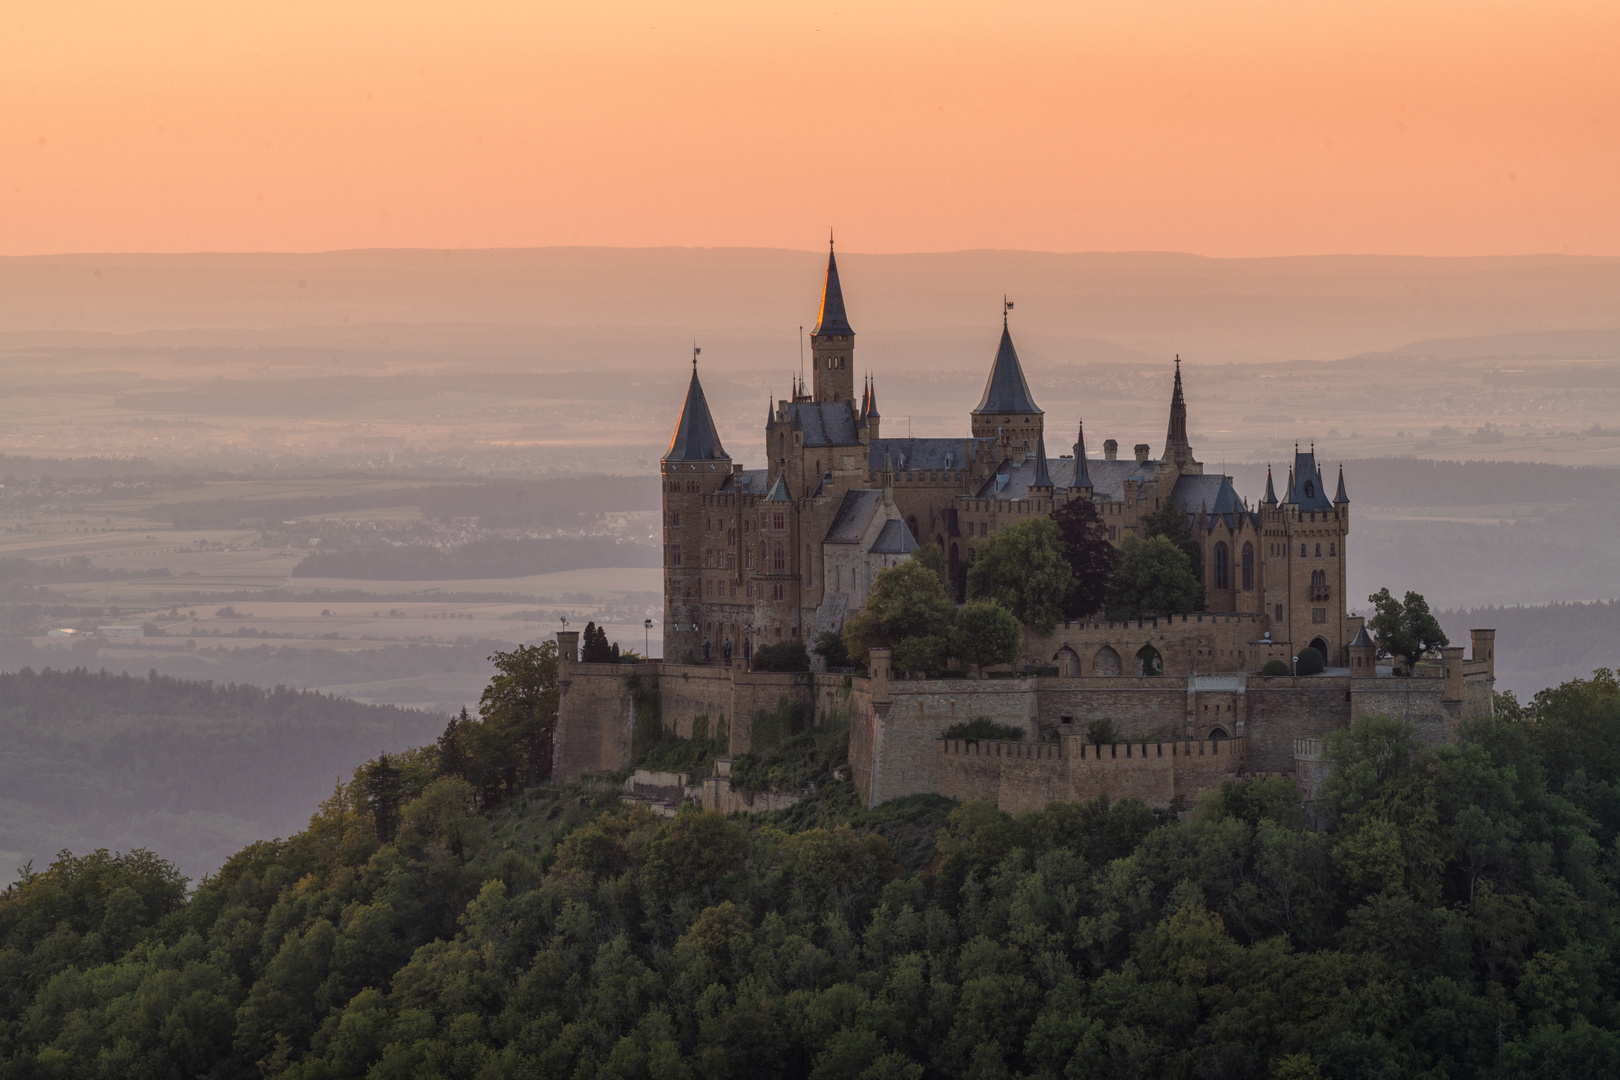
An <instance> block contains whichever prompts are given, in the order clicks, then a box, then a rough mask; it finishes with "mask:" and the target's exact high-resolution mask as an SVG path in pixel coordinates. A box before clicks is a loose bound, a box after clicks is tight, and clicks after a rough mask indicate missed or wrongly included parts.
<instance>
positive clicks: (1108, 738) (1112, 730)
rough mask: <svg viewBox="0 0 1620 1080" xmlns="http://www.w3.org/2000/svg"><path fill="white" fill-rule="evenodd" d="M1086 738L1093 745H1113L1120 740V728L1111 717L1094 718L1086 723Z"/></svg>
mask: <svg viewBox="0 0 1620 1080" xmlns="http://www.w3.org/2000/svg"><path fill="white" fill-rule="evenodd" d="M1086 738H1087V739H1089V740H1091V745H1093V746H1112V745H1114V744H1115V743H1117V742H1119V729H1118V728H1116V727H1115V726H1114V721H1113V720H1112V719H1110V718H1109V717H1106V716H1105V717H1103V718H1102V719H1100V720H1093V721H1092V722H1091V723H1089V724H1087V725H1086Z"/></svg>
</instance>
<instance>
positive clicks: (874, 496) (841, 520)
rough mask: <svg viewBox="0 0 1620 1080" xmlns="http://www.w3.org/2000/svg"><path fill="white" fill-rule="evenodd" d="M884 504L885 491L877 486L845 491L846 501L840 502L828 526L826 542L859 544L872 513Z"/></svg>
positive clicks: (823, 541)
mask: <svg viewBox="0 0 1620 1080" xmlns="http://www.w3.org/2000/svg"><path fill="white" fill-rule="evenodd" d="M882 506H883V492H881V491H879V490H877V489H876V488H858V489H856V490H853V491H846V492H844V501H843V502H841V503H839V504H838V512H837V513H836V514H834V515H833V519H832V524H831V525H829V526H828V527H827V535H826V537H825V539H823V540H822V543H824V544H858V543H860V541H861V537H862V536H864V535H866V527H867V525H868V524H870V523H871V520H872V515H873V514H875V513H877V512H878V510H879V509H880V508H881V507H882Z"/></svg>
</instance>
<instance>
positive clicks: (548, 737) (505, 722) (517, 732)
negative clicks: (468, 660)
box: [478, 641, 559, 792]
mask: <svg viewBox="0 0 1620 1080" xmlns="http://www.w3.org/2000/svg"><path fill="white" fill-rule="evenodd" d="M489 660H490V663H492V664H494V665H495V677H494V678H493V679H491V680H490V681H489V685H488V686H486V687H484V693H483V696H482V697H480V698H479V699H478V714H479V716H480V717H481V718H482V719H483V723H484V725H485V726H487V727H488V728H490V729H491V733H492V734H494V735H496V736H497V738H496V739H495V740H494V741H495V742H496V743H497V744H498V745H501V746H503V747H504V749H505V750H506V751H507V752H508V753H509V754H510V755H511V756H510V757H509V758H508V760H507V762H506V763H505V767H504V768H502V769H501V773H502V779H503V781H504V783H505V786H506V789H507V791H508V792H511V791H514V790H516V789H517V788H518V777H519V776H520V775H521V776H522V777H523V778H524V782H525V783H526V784H530V785H532V784H538V783H540V782H541V781H542V780H545V779H547V778H548V777H549V776H550V775H551V742H552V738H553V736H554V735H555V733H556V729H557V704H558V700H559V689H558V686H557V643H556V642H554V641H547V642H545V643H544V644H541V645H519V646H518V647H517V648H515V649H513V650H512V651H511V652H498V653H496V654H494V655H493V656H491V657H490V658H489ZM486 764H487V763H486Z"/></svg>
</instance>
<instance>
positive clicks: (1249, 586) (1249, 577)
mask: <svg viewBox="0 0 1620 1080" xmlns="http://www.w3.org/2000/svg"><path fill="white" fill-rule="evenodd" d="M1253 589H1254V545H1253V544H1250V543H1245V544H1244V545H1243V591H1244V592H1250V591H1252V590H1253Z"/></svg>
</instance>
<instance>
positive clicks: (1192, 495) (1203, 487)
mask: <svg viewBox="0 0 1620 1080" xmlns="http://www.w3.org/2000/svg"><path fill="white" fill-rule="evenodd" d="M1170 499H1171V501H1172V502H1174V503H1175V504H1176V505H1177V506H1179V507H1181V508H1182V509H1183V510H1185V511H1186V512H1187V513H1189V514H1196V513H1197V512H1198V511H1200V510H1203V511H1206V512H1207V513H1210V514H1236V513H1241V512H1242V510H1243V502H1242V500H1240V499H1239V498H1238V494H1237V489H1235V488H1234V487H1232V482H1231V481H1230V480H1228V479H1227V478H1226V477H1224V476H1211V475H1205V476H1181V477H1178V478H1177V479H1176V486H1175V487H1173V488H1171V489H1170Z"/></svg>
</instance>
